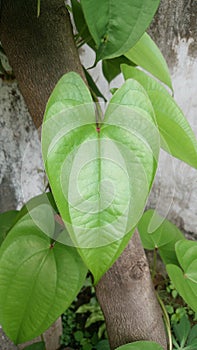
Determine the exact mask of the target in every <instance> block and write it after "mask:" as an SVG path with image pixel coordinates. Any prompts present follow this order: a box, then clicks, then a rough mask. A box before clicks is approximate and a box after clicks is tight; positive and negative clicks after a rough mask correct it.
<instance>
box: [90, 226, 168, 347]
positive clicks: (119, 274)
mask: <svg viewBox="0 0 197 350" xmlns="http://www.w3.org/2000/svg"><path fill="white" fill-rule="evenodd" d="M96 294H97V298H98V300H99V303H100V305H101V308H102V310H103V312H104V315H105V318H106V326H107V332H108V336H109V341H110V345H111V348H112V349H115V348H116V347H118V346H120V345H122V344H124V343H129V342H133V341H137V340H152V341H155V342H157V343H160V344H161V345H162V346H163V348H164V349H166V347H167V345H166V335H165V331H164V327H163V320H162V317H161V310H160V307H159V305H158V302H157V299H156V297H155V292H154V288H153V284H152V280H151V276H150V273H149V266H148V262H147V259H146V256H145V253H144V250H143V248H142V245H141V241H140V238H139V234H138V232H137V231H136V232H135V233H134V235H133V237H132V239H131V240H130V242H129V244H128V246H127V248H126V249H125V250H124V252H123V254H122V255H121V256H120V257H119V259H118V260H117V261H116V262H115V264H114V265H113V266H112V268H111V269H110V270H109V271H108V272H107V273H106V274H105V275H104V276H103V277H102V279H101V280H100V282H99V284H98V285H97V286H96Z"/></svg>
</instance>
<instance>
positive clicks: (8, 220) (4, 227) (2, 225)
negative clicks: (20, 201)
mask: <svg viewBox="0 0 197 350" xmlns="http://www.w3.org/2000/svg"><path fill="white" fill-rule="evenodd" d="M17 214H18V211H17V210H10V211H6V212H5V213H0V245H1V244H2V242H3V241H4V239H5V237H6V235H7V233H8V231H9V230H10V229H11V227H12V225H13V224H14V222H15V218H16V216H17Z"/></svg>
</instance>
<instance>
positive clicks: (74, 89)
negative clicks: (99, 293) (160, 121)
mask: <svg viewBox="0 0 197 350" xmlns="http://www.w3.org/2000/svg"><path fill="white" fill-rule="evenodd" d="M66 82H67V83H66ZM56 89H57V90H56ZM42 130H43V133H42V149H43V159H44V162H45V168H46V171H47V175H48V178H49V182H50V185H51V188H52V191H53V194H54V198H55V200H56V203H57V206H58V208H59V211H60V213H61V216H62V218H63V220H64V223H65V225H66V227H67V229H68V231H69V234H70V236H71V238H72V240H73V244H74V245H76V247H77V249H78V251H79V253H80V255H81V256H82V258H83V260H84V262H85V263H86V265H87V266H88V268H89V269H90V271H91V272H92V273H93V275H94V281H95V283H97V282H98V280H99V279H100V278H101V276H102V275H103V274H104V273H105V272H106V271H107V270H108V268H109V267H110V266H111V265H112V264H113V262H114V261H115V260H116V259H117V258H118V256H119V255H120V254H121V252H122V250H123V249H124V248H125V246H126V244H127V243H128V241H129V239H130V237H131V235H132V233H133V231H134V229H135V226H136V224H137V222H138V220H139V219H140V217H141V215H142V213H143V210H144V206H145V203H146V199H147V196H148V193H149V191H150V188H151V185H152V181H153V178H154V175H155V171H156V168H157V159H158V154H159V135H158V130H157V127H156V126H155V116H154V111H153V108H152V105H151V103H150V101H149V99H148V96H147V94H146V92H145V90H144V89H143V87H142V86H141V85H140V84H139V83H137V82H136V81H135V80H129V81H127V82H126V83H125V84H124V85H123V86H122V87H121V89H119V90H118V91H117V92H116V93H115V94H114V95H113V97H112V99H111V101H110V103H109V105H108V108H107V111H106V113H105V118H104V122H103V123H102V124H101V125H100V126H99V128H98V126H97V124H96V116H95V112H94V105H93V104H92V100H91V96H90V94H89V91H88V90H87V87H86V85H85V84H84V83H83V81H82V79H81V78H80V76H78V75H77V74H75V73H68V74H67V75H65V76H64V77H63V78H62V79H61V80H60V81H59V83H58V85H57V86H56V88H55V89H54V92H53V93H52V95H51V97H50V99H49V102H48V105H47V108H46V112H45V117H44V124H43V128H42Z"/></svg>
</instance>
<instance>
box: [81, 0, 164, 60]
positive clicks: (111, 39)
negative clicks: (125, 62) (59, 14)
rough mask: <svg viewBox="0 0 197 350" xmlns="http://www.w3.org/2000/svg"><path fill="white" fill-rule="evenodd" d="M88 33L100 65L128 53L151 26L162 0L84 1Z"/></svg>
mask: <svg viewBox="0 0 197 350" xmlns="http://www.w3.org/2000/svg"><path fill="white" fill-rule="evenodd" d="M81 5H82V9H83V13H84V16H85V20H86V23H87V25H88V28H89V31H90V33H91V35H92V37H93V39H94V41H95V43H96V45H97V48H98V50H97V61H98V60H100V59H106V58H114V57H118V56H121V55H122V54H124V53H125V52H127V51H128V50H129V49H130V48H131V47H132V46H134V45H135V44H136V42H137V41H138V40H139V39H140V37H141V36H142V34H143V33H144V32H145V30H146V28H147V27H148V26H149V24H150V22H151V20H152V18H153V16H154V14H155V12H156V10H157V7H158V5H159V0H133V1H132V2H131V1H130V0H125V1H123V2H122V3H121V6H120V3H119V2H118V1H116V0H101V1H97V2H95V1H94V0H81Z"/></svg>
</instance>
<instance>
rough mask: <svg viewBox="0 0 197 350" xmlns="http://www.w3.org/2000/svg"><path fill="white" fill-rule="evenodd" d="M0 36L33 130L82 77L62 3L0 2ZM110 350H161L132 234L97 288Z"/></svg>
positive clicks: (155, 312) (153, 303)
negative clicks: (64, 82)
mask: <svg viewBox="0 0 197 350" xmlns="http://www.w3.org/2000/svg"><path fill="white" fill-rule="evenodd" d="M0 36H1V42H2V45H3V47H4V50H5V52H6V54H7V56H8V58H9V61H10V64H11V66H12V67H13V69H14V73H15V76H16V78H17V81H18V84H19V87H20V90H21V92H22V94H23V96H24V99H25V101H26V103H27V106H28V109H29V111H30V114H31V115H32V118H33V120H34V123H35V125H36V126H37V127H39V126H40V124H41V122H42V117H43V113H44V109H45V105H46V102H47V100H48V97H49V95H50V93H51V91H52V89H53V88H54V86H55V84H56V83H57V81H58V80H59V78H60V77H61V76H62V75H63V74H64V73H66V72H68V71H75V72H77V73H79V74H80V75H81V76H82V77H83V70H82V67H81V64H80V61H79V56H78V53H77V50H76V47H75V44H74V41H73V36H72V30H71V25H70V21H69V16H68V14H67V11H66V9H65V6H64V1H63V0H44V1H41V14H40V17H39V18H37V1H36V0H28V1H26V0H3V1H2V7H1V25H0ZM96 292H97V296H98V299H99V302H100V304H101V307H102V309H103V312H104V315H105V318H106V322H107V329H108V334H109V340H110V344H111V348H112V349H114V348H115V347H117V346H118V345H121V344H124V343H127V342H132V341H134V340H142V339H146V340H155V341H158V342H159V343H161V344H162V346H163V347H164V349H166V336H165V331H164V325H163V322H162V316H161V311H160V308H159V306H158V303H157V300H156V297H155V294H154V290H153V286H152V283H151V279H150V274H149V269H148V264H147V261H146V258H145V255H144V251H143V248H142V246H141V242H140V240H139V237H138V234H137V233H135V235H134V237H133V238H132V240H131V242H130V243H129V245H128V247H127V248H126V250H125V251H124V252H123V254H122V256H121V257H120V258H119V260H118V261H117V262H116V263H115V264H114V266H113V267H112V268H111V269H110V270H109V271H108V272H107V273H106V274H105V276H104V277H103V278H102V280H101V281H100V282H99V283H98V285H97V287H96Z"/></svg>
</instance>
